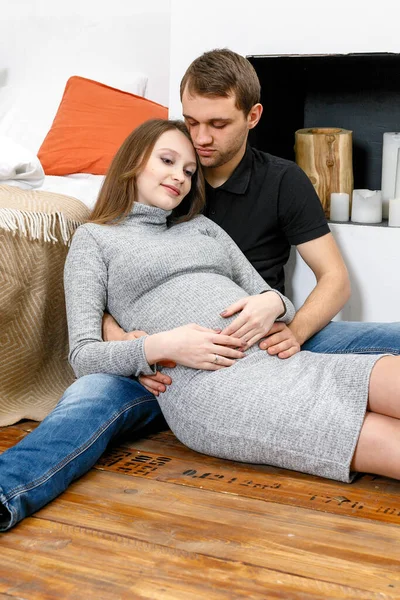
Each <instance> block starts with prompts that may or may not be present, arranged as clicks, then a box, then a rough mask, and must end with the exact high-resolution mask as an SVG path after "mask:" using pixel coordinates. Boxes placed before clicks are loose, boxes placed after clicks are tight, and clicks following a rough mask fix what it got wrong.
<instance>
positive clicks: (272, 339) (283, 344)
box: [259, 323, 300, 358]
mask: <svg viewBox="0 0 400 600" xmlns="http://www.w3.org/2000/svg"><path fill="white" fill-rule="evenodd" d="M259 346H260V348H261V350H266V351H267V352H268V354H270V355H271V356H276V355H277V356H278V358H289V357H290V356H293V354H296V353H297V352H299V351H300V344H299V342H298V341H297V339H296V336H295V335H294V333H293V331H291V329H290V328H289V327H288V326H287V325H285V323H274V324H273V325H272V327H271V329H270V330H269V332H268V336H267V337H266V338H265V339H264V340H262V342H260V344H259Z"/></svg>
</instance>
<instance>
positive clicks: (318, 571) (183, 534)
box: [38, 471, 400, 595]
mask: <svg viewBox="0 0 400 600" xmlns="http://www.w3.org/2000/svg"><path fill="white" fill-rule="evenodd" d="M99 475H101V476H100V477H99ZM38 516H39V517H40V518H45V519H48V520H54V521H57V522H63V523H66V524H76V525H80V526H82V527H90V528H93V529H98V530H101V531H104V532H114V533H117V534H119V535H126V536H127V537H134V538H137V539H140V540H142V541H145V542H147V543H151V542H153V543H156V544H160V545H164V546H169V547H171V548H174V549H175V550H183V551H185V552H196V553H199V554H202V555H206V556H209V557H214V558H219V559H222V560H234V561H236V560H239V561H243V560H244V557H245V561H246V563H247V564H251V565H254V566H257V567H264V568H271V569H274V570H277V571H280V572H282V573H290V574H292V575H296V576H299V577H307V578H313V579H315V580H321V581H325V582H327V583H332V584H337V585H344V586H350V587H351V586H355V587H358V588H359V589H362V590H364V591H369V592H370V593H385V594H387V593H390V594H392V595H394V594H396V593H397V592H399V593H400V558H399V552H398V548H399V547H400V528H399V527H397V526H394V525H390V524H389V525H388V524H383V523H374V522H372V521H368V520H362V521H360V520H358V519H354V518H350V517H343V516H334V515H328V514H325V513H317V512H315V511H310V510H306V509H302V508H299V509H295V510H294V509H293V508H291V507H287V506H284V505H279V504H273V503H265V502H262V501H259V500H255V499H248V498H244V497H238V496H236V497H235V496H231V495H229V494H220V493H215V492H212V491H206V490H198V489H195V488H184V490H182V489H180V488H178V486H175V485H171V484H167V483H163V484H162V485H161V486H160V484H159V483H158V482H156V481H152V480H146V479H142V478H137V479H133V478H130V477H129V476H124V475H121V474H113V473H101V474H100V473H98V472H97V473H96V472H95V471H92V472H91V473H89V474H88V475H86V476H85V477H84V478H82V479H81V480H79V481H78V482H76V483H74V484H73V485H72V486H71V488H70V490H69V491H68V492H66V493H65V494H63V495H62V496H61V497H60V498H59V500H58V501H57V502H56V503H51V504H50V505H48V506H47V507H45V508H44V509H42V510H41V511H40V512H39V513H38Z"/></svg>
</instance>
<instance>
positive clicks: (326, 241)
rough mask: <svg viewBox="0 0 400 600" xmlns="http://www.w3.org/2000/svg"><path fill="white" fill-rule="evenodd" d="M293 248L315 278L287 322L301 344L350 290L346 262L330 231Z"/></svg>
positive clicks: (326, 321) (342, 302) (339, 306)
mask: <svg viewBox="0 0 400 600" xmlns="http://www.w3.org/2000/svg"><path fill="white" fill-rule="evenodd" d="M297 250H298V251H299V253H300V256H301V257H302V258H303V260H304V261H305V263H306V264H307V265H308V266H309V267H310V269H311V270H312V271H313V273H314V275H315V278H316V280H317V283H316V286H315V288H314V289H313V290H312V292H311V293H310V295H309V296H308V298H307V299H306V301H305V302H304V304H303V306H302V307H301V308H300V309H299V310H298V311H297V313H296V315H295V317H294V319H293V321H292V322H291V323H290V325H289V328H290V329H291V331H292V332H293V333H294V335H295V336H296V338H297V340H298V342H299V343H300V345H302V344H304V342H306V341H307V340H308V339H309V338H310V337H311V336H312V335H314V334H315V333H317V332H318V331H320V330H321V329H322V328H323V327H325V325H327V324H328V323H329V321H330V320H331V319H332V318H333V317H334V316H335V315H336V314H337V313H338V312H339V311H340V310H341V309H342V308H343V306H344V305H345V304H346V302H347V300H348V299H349V297H350V292H351V290H350V280H349V275H348V272H347V268H346V265H345V263H344V260H343V258H342V255H341V254H340V251H339V248H338V247H337V245H336V242H335V240H334V238H333V235H332V234H331V233H328V234H327V235H324V236H322V237H319V238H317V239H315V240H311V241H310V242H305V243H304V244H299V245H298V246H297Z"/></svg>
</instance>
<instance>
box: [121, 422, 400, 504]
mask: <svg viewBox="0 0 400 600" xmlns="http://www.w3.org/2000/svg"><path fill="white" fill-rule="evenodd" d="M118 445H120V446H122V447H126V448H130V449H136V450H141V451H143V452H152V453H154V454H157V453H158V454H161V455H162V454H163V453H166V454H167V456H171V457H175V458H187V459H190V458H192V457H193V455H194V452H193V450H190V448H187V446H184V445H183V444H181V442H179V441H178V440H177V438H176V437H175V436H174V434H173V433H172V431H170V430H166V431H160V432H158V433H154V434H151V435H149V436H147V437H146V438H140V439H135V440H128V441H125V442H124V443H120V444H118ZM203 456H204V455H203ZM204 458H207V460H208V461H209V464H210V466H211V465H214V466H216V465H220V464H221V462H223V463H226V462H228V461H224V460H223V461H221V459H219V458H213V457H204ZM233 464H234V465H235V466H236V467H238V468H240V466H243V463H233ZM247 468H248V469H249V470H250V471H251V470H252V469H253V470H254V471H256V472H258V473H262V472H265V473H271V474H275V475H279V476H281V477H290V478H294V479H298V480H305V479H307V480H308V481H314V482H315V483H319V482H323V481H325V482H326V484H327V485H330V484H331V485H337V482H334V481H330V480H324V479H321V477H314V476H312V475H307V474H305V473H300V472H296V471H288V470H287V469H279V468H277V467H270V466H268V465H252V464H248V465H247ZM353 486H354V487H357V488H358V489H366V490H370V491H374V490H380V492H383V493H389V494H390V493H393V494H398V495H399V496H400V481H398V480H396V479H389V478H387V477H381V476H379V475H369V474H361V475H359V476H358V477H357V479H356V480H355V482H354V483H352V484H351V485H349V484H344V485H343V487H344V488H347V489H348V488H349V487H353Z"/></svg>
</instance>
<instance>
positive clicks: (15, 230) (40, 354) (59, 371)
mask: <svg viewBox="0 0 400 600" xmlns="http://www.w3.org/2000/svg"><path fill="white" fill-rule="evenodd" d="M88 216H89V209H88V208H86V206H85V205H84V204H82V202H80V201H79V200H76V199H75V198H71V197H69V196H63V195H61V194H53V193H50V192H41V191H31V190H21V189H18V188H16V187H11V186H6V185H2V186H0V426H4V425H10V424H12V423H16V422H17V421H19V420H20V419H23V418H26V419H33V420H35V421H41V420H42V419H44V417H45V416H46V415H47V414H48V413H49V412H50V411H51V410H52V408H54V406H55V405H56V404H57V402H58V400H59V398H60V397H61V395H62V393H63V392H64V390H65V389H66V388H67V387H68V386H69V385H70V384H71V383H72V382H73V380H74V375H73V372H72V369H71V368H70V366H69V365H68V362H67V355H68V339H67V324H66V317H65V303H64V289H63V270H64V261H65V257H66V255H67V251H68V245H69V242H70V238H71V236H72V234H73V232H74V231H75V229H76V228H77V226H78V225H79V224H80V223H83V222H84V221H85V220H86V219H87V218H88Z"/></svg>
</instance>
